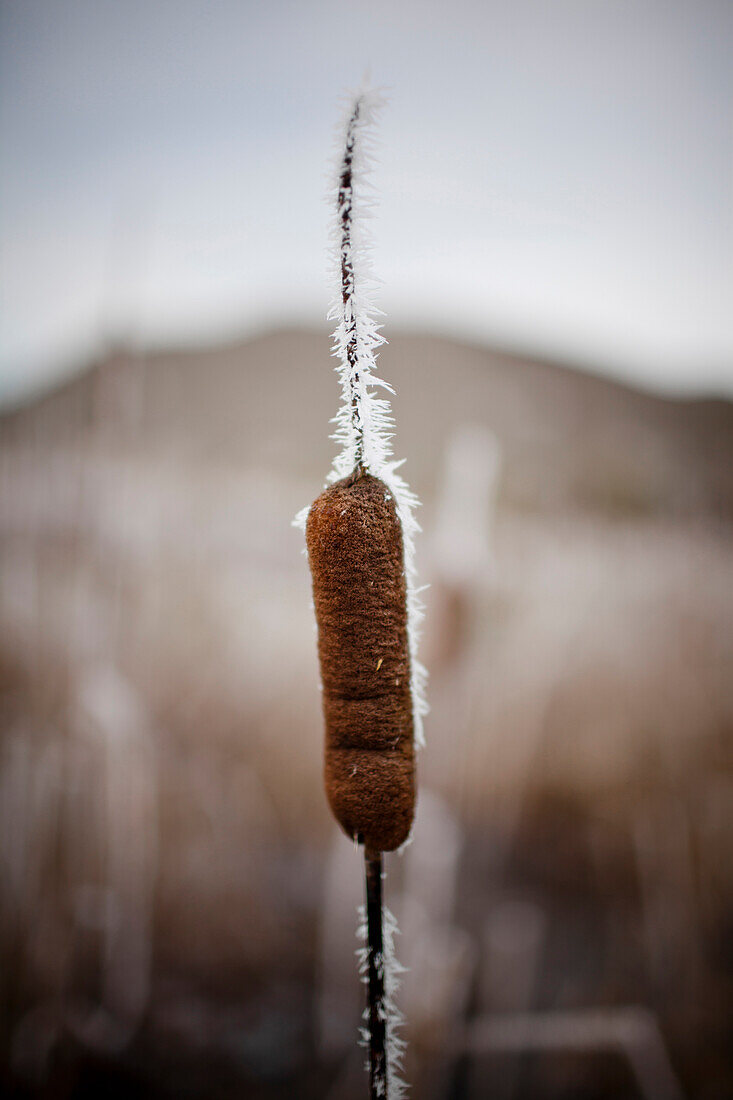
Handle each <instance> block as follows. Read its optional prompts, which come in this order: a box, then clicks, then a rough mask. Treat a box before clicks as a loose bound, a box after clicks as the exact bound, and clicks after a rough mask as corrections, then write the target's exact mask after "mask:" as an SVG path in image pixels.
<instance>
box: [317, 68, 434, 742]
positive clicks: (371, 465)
mask: <svg viewBox="0 0 733 1100" xmlns="http://www.w3.org/2000/svg"><path fill="white" fill-rule="evenodd" d="M384 104H385V99H384V97H383V96H382V95H381V93H380V92H379V91H377V90H375V89H370V88H367V87H362V88H361V89H360V90H359V91H358V92H357V93H356V94H355V95H354V96H351V97H349V98H348V100H347V105H346V111H345V117H344V120H343V122H342V123H341V125H340V126H339V130H338V153H337V159H336V164H335V172H334V176H335V178H334V184H333V190H332V196H331V197H332V203H333V208H334V210H335V212H336V216H335V218H334V222H333V227H332V230H331V263H332V267H333V278H334V282H335V284H336V286H337V287H338V291H337V293H336V296H335V297H334V300H333V302H332V305H331V308H330V310H329V313H328V319H329V320H331V321H334V322H335V324H336V328H335V330H334V333H333V340H334V343H333V349H332V351H333V355H334V356H335V357H336V358H337V359H338V366H337V368H336V371H337V373H338V376H339V380H340V382H341V394H342V405H341V408H340V409H339V411H338V414H337V415H336V417H335V418H334V423H335V425H336V429H335V431H334V433H333V437H332V438H333V439H334V441H335V442H336V443H337V444H339V446H340V448H341V450H340V452H339V454H338V455H337V456H336V458H335V460H334V464H333V469H332V470H331V472H330V474H329V475H328V478H327V480H326V484H331V483H332V482H334V481H338V480H340V479H341V478H343V477H348V476H349V474H351V473H352V472H353V470H354V469H356V468H357V467H361V468H362V469H364V470H366V471H368V472H369V473H370V474H373V475H374V476H375V477H378V478H380V480H382V481H383V482H384V483H385V485H386V486H387V487H388V488H389V490H390V492H391V493H392V495H393V497H394V499H395V504H396V507H397V515H398V516H399V519H400V523H401V525H402V541H403V544H404V555H405V580H406V587H407V635H408V644H409V650H410V669H411V679H410V692H411V696H412V710H413V722H414V738H415V746H416V747H417V748H420V747H422V746H423V744H424V743H425V742H424V735H423V717H424V715H425V714H426V712H427V705H426V702H425V686H426V679H427V673H426V671H425V669H424V667H423V666H422V664H421V663H420V661H419V659H418V655H417V647H418V639H419V632H420V623H421V622H422V618H423V606H422V601H421V599H420V592H421V591H422V590H421V589H419V588H418V587H417V584H416V571H415V535H416V533H417V532H418V531H419V530H420V526H419V524H418V522H417V520H416V518H415V509H416V508H417V507H418V505H419V501H418V499H417V497H416V495H415V494H414V493H413V492H412V490H411V489H410V487H409V486H408V484H407V482H406V481H405V480H404V478H403V477H402V476H401V474H400V473H398V469H399V467H400V466H401V465H402V462H398V461H395V460H394V458H393V455H392V444H391V440H392V436H393V434H394V431H393V430H394V420H393V417H392V411H391V408H390V404H389V401H388V400H387V399H386V398H384V397H378V396H377V394H376V393H375V392H374V391H375V389H377V388H380V387H381V388H382V389H384V390H387V391H388V392H389V393H394V390H393V389H392V387H391V386H390V385H389V384H388V383H387V382H384V381H383V380H382V379H381V378H379V377H378V376H377V375H376V373H375V371H376V360H377V354H378V350H377V349H378V348H379V347H380V346H381V345H382V344H384V343H386V341H385V339H384V337H383V336H382V335H381V333H380V328H381V325H379V324H378V323H377V316H378V315H379V314H380V312H381V311H380V310H379V309H377V307H376V305H375V303H374V290H375V279H374V275H373V272H372V265H371V251H372V241H371V235H370V234H369V232H368V229H367V225H366V223H367V221H368V219H369V217H370V215H371V210H372V207H373V205H374V192H373V188H372V185H371V183H370V180H369V170H370V168H371V166H372V164H373V163H374V153H375V142H374V123H375V121H376V119H377V117H378V116H379V113H380V112H381V110H382V108H383V107H384ZM307 515H308V508H305V509H304V510H303V511H302V512H300V513H299V515H298V516H297V517H296V521H295V522H296V524H297V525H298V526H300V527H302V528H303V529H305V521H306V518H307Z"/></svg>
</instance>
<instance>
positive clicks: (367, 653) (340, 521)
mask: <svg viewBox="0 0 733 1100" xmlns="http://www.w3.org/2000/svg"><path fill="white" fill-rule="evenodd" d="M306 542H307V544H308V559H309V562H310V568H311V574H312V577H313V600H314V603H315V609H316V619H317V621H318V653H319V657H320V661H321V679H322V682H323V714H324V718H325V723H326V759H325V779H326V793H327V795H328V800H329V803H330V805H331V809H332V810H333V812H334V814H335V816H336V819H337V820H338V822H339V823H340V825H341V826H342V828H343V829H344V830H345V831H346V832H347V833H348V835H349V836H351V837H358V838H359V839H360V840H362V841H363V843H364V844H365V846H366V847H367V849H368V850H372V851H387V852H388V851H392V850H394V849H395V848H399V846H400V845H401V844H403V843H404V841H405V840H406V839H407V837H408V835H409V832H410V827H411V825H412V818H413V813H414V807H415V758H414V746H413V721H412V695H411V691H410V655H409V649H408V644H407V599H406V585H405V571H404V551H403V545H402V528H401V526H400V521H399V519H398V517H397V512H396V509H395V502H394V498H393V496H392V494H391V493H390V491H389V489H388V488H387V486H386V485H385V484H384V482H382V481H380V480H379V479H378V478H376V477H373V476H372V475H371V474H362V475H361V476H357V477H355V478H345V479H344V480H343V481H338V482H336V483H335V484H334V485H331V486H329V488H328V489H326V490H325V491H324V492H323V493H321V495H320V496H319V497H318V499H317V500H315V501H314V502H313V504H312V506H311V509H310V512H309V513H308V521H307V524H306Z"/></svg>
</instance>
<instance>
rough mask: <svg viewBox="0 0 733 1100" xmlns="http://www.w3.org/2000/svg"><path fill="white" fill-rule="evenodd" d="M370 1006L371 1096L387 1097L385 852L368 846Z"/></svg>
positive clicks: (378, 1099) (377, 1099)
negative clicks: (383, 907) (383, 894)
mask: <svg viewBox="0 0 733 1100" xmlns="http://www.w3.org/2000/svg"><path fill="white" fill-rule="evenodd" d="M364 862H365V865H366V912H367V949H368V952H369V954H368V978H369V986H368V994H367V1007H368V1009H369V1096H370V1100H387V1054H386V1049H385V1048H386V1041H387V1013H386V1011H385V1007H384V943H383V939H382V853H381V852H376V853H374V852H369V851H367V849H366V848H365V849H364Z"/></svg>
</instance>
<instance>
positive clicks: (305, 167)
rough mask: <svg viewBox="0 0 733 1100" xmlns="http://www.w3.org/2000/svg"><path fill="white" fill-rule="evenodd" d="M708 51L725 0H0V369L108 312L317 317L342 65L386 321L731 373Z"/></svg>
mask: <svg viewBox="0 0 733 1100" xmlns="http://www.w3.org/2000/svg"><path fill="white" fill-rule="evenodd" d="M732 58H733V4H731V3H730V2H729V0H694V2H693V0H685V2H683V3H677V2H676V0H503V2H501V3H499V2H490V0H488V2H487V0H482V2H476V3H473V2H469V0H451V2H450V3H434V2H431V0H420V2H415V3H413V2H406V0H389V2H382V0H369V3H366V2H364V0H361V2H359V3H348V2H346V0H340V2H339V3H335V2H331V0H320V2H312V3H309V2H307V0H298V2H295V0H293V2H284V0H268V2H262V3H247V2H246V0H218V2H217V0H211V2H209V3H204V2H200V0H197V2H194V0H6V2H4V3H2V4H0V149H1V151H2V152H1V160H0V295H1V298H0V303H1V305H0V308H1V309H2V317H1V325H2V327H1V329H0V399H2V397H3V396H5V397H6V398H7V397H9V396H13V395H15V394H17V393H18V392H19V391H21V390H24V389H27V388H29V387H34V386H36V385H38V384H40V383H41V382H42V381H44V380H46V379H48V378H50V377H52V376H53V374H54V372H55V371H57V370H59V369H62V368H64V367H65V366H68V364H70V363H72V362H74V360H78V358H79V357H80V356H81V355H82V354H85V353H87V352H88V350H89V349H90V348H92V347H94V346H95V345H96V344H99V343H100V341H102V340H103V339H104V338H105V336H109V335H114V334H119V333H125V332H126V333H129V334H131V335H132V336H134V337H135V338H136V339H137V340H141V341H143V342H147V341H155V342H158V341H160V340H166V339H176V340H182V339H196V340H200V339H204V340H205V339H210V338H215V337H221V336H226V335H235V334H246V333H248V332H253V331H258V330H261V329H262V328H263V327H264V326H270V325H272V324H277V323H282V322H287V321H291V320H294V321H297V322H300V323H302V322H305V323H308V324H311V325H324V316H325V313H326V309H327V305H328V301H329V298H330V293H331V288H330V287H329V285H328V280H327V265H326V260H325V247H326V236H327V229H328V210H327V207H326V202H325V193H326V182H325V181H326V170H327V163H328V158H329V157H330V156H331V154H332V151H333V127H334V122H335V120H336V118H337V114H338V102H337V101H338V97H339V95H340V94H341V93H342V92H343V90H344V89H346V88H348V87H350V86H354V85H355V84H358V83H359V81H360V78H361V76H362V73H363V71H364V69H365V68H366V67H367V66H369V67H370V69H371V75H372V79H373V81H374V83H376V84H380V85H386V86H388V88H389V89H390V92H389V94H390V104H389V107H388V108H387V110H386V112H385V114H384V118H383V124H382V126H381V134H380V137H381V142H382V151H381V159H380V163H379V165H378V168H377V170H376V172H375V183H376V185H377V187H378V189H379V192H380V205H379V210H378V214H377V218H376V221H375V223H374V229H375V236H376V253H375V266H376V269H377V271H378V273H379V275H380V276H381V277H382V279H383V280H384V286H383V290H382V293H381V303H382V306H383V308H384V309H385V310H386V312H387V318H386V334H387V336H389V329H390V326H391V327H393V328H395V329H396V328H398V327H402V328H404V327H405V326H406V325H410V326H412V327H414V326H420V327H426V326H427V327H429V328H430V329H431V330H434V331H442V332H446V333H448V334H457V335H463V336H465V337H466V338H468V339H471V340H480V341H485V342H499V343H501V344H504V345H507V344H509V345H513V346H516V347H518V348H525V349H528V350H535V351H539V352H542V353H544V354H547V355H554V356H560V357H563V356H569V357H571V358H572V359H573V360H576V361H580V362H587V363H588V365H589V366H592V367H593V368H595V369H598V370H609V371H611V372H612V373H614V374H616V375H619V376H621V377H625V378H629V379H632V380H635V381H638V382H639V383H640V384H643V385H647V386H652V387H656V388H662V389H667V390H675V389H682V390H707V391H711V390H712V391H715V390H717V391H725V392H728V393H731V392H733V308H732V307H733V62H732ZM324 331H325V329H324Z"/></svg>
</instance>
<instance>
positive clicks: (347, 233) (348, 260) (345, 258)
mask: <svg viewBox="0 0 733 1100" xmlns="http://www.w3.org/2000/svg"><path fill="white" fill-rule="evenodd" d="M360 113H361V99H357V100H356V102H355V103H354V110H353V111H352V112H351V118H350V119H349V124H348V126H347V128H346V146H345V148H344V158H343V160H342V162H341V174H340V176H339V189H338V212H339V219H340V222H341V300H342V302H343V306H344V326H345V329H346V333H347V336H348V340H347V344H346V358H347V360H348V363H349V380H350V387H351V424H352V427H353V429H354V457H355V462H354V466H355V469H356V470H357V471H358V472H359V473H361V471H362V466H363V460H364V427H363V425H362V422H361V408H360V404H359V389H358V387H359V345H358V336H357V331H356V311H355V309H354V301H353V298H354V254H353V248H352V241H351V225H352V213H353V205H354V189H353V175H352V166H353V161H354V145H355V144H356V125H357V123H358V121H359V115H360Z"/></svg>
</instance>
